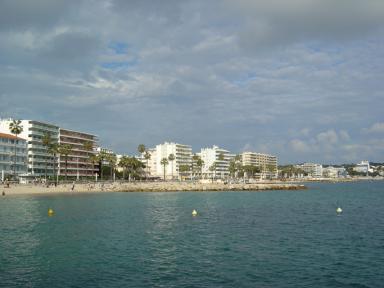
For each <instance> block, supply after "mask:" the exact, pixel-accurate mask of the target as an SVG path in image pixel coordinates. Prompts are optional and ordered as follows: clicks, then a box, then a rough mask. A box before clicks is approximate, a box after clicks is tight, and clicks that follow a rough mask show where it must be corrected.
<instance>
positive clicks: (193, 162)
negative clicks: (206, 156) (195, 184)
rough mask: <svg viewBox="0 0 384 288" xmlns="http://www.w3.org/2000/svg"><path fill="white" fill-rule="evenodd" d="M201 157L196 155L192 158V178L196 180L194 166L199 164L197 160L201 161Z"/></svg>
mask: <svg viewBox="0 0 384 288" xmlns="http://www.w3.org/2000/svg"><path fill="white" fill-rule="evenodd" d="M199 158H200V157H199V156H198V155H196V154H194V155H193V156H192V162H191V178H192V179H194V177H193V176H194V172H195V167H194V164H195V163H197V160H198V159H199Z"/></svg>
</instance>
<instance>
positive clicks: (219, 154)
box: [197, 145, 235, 179]
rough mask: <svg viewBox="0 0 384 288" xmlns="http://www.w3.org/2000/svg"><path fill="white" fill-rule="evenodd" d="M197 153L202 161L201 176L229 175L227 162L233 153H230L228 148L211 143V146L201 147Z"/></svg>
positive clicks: (219, 176)
mask: <svg viewBox="0 0 384 288" xmlns="http://www.w3.org/2000/svg"><path fill="white" fill-rule="evenodd" d="M197 155H198V156H200V158H201V160H203V161H204V165H203V169H202V173H203V177H205V178H220V179H224V178H225V177H227V176H229V170H228V168H229V162H230V161H231V160H232V159H233V158H234V157H235V155H234V154H231V153H230V152H229V151H228V150H225V149H221V148H219V147H218V146H216V145H213V146H212V148H203V149H201V151H200V153H197Z"/></svg>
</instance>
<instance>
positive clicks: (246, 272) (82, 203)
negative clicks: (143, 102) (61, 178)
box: [0, 181, 384, 287]
mask: <svg viewBox="0 0 384 288" xmlns="http://www.w3.org/2000/svg"><path fill="white" fill-rule="evenodd" d="M308 186H309V188H310V189H308V190H299V191H267V192H175V193H170V192H167V193H108V194H104V193H103V194H79V195H76V194H75V195H49V196H8V195H7V196H5V197H2V198H0V287H384V182H383V181H372V182H368V181H367V182H354V183H337V184H319V183H313V184H308ZM338 206H340V207H341V208H342V209H343V213H342V214H341V215H340V216H338V215H337V213H336V208H337V207H338ZM49 208H52V209H53V210H54V212H55V214H54V215H53V216H51V217H49V216H48V214H47V211H48V209H49ZM193 209H196V210H197V212H198V215H197V216H196V217H193V216H192V215H191V212H192V210H193Z"/></svg>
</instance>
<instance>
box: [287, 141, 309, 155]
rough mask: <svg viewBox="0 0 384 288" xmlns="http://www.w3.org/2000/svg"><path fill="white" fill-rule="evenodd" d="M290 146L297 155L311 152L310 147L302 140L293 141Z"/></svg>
mask: <svg viewBox="0 0 384 288" xmlns="http://www.w3.org/2000/svg"><path fill="white" fill-rule="evenodd" d="M289 146H290V148H291V149H292V150H293V151H294V152H296V153H308V152H310V151H311V149H310V146H309V145H308V144H307V143H306V142H304V141H302V140H300V139H293V140H291V141H290V142H289Z"/></svg>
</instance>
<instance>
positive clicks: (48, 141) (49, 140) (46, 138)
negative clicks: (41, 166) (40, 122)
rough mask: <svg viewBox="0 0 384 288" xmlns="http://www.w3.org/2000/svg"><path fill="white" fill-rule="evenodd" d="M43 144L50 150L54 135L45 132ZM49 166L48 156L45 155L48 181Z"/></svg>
mask: <svg viewBox="0 0 384 288" xmlns="http://www.w3.org/2000/svg"><path fill="white" fill-rule="evenodd" d="M41 142H42V143H43V146H44V147H45V148H46V150H47V151H48V149H49V147H50V145H51V144H52V137H51V134H50V133H44V136H43V138H42V139H41ZM47 166H48V158H47V157H45V181H47Z"/></svg>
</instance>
